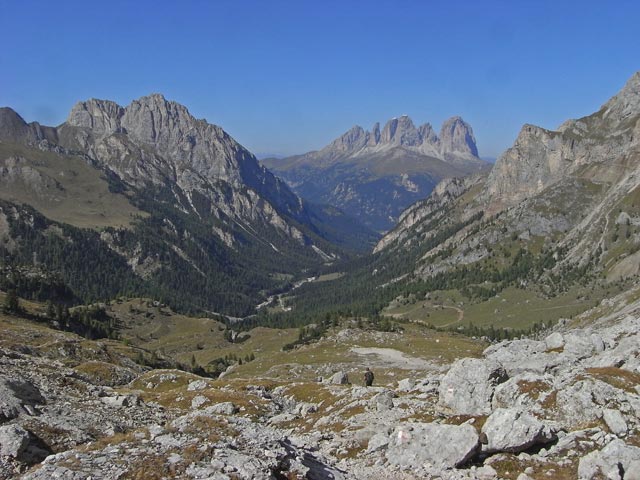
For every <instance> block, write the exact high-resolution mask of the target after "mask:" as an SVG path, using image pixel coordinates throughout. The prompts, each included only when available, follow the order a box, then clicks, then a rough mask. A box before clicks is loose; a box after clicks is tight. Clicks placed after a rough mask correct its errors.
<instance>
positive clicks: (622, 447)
mask: <svg viewBox="0 0 640 480" xmlns="http://www.w3.org/2000/svg"><path fill="white" fill-rule="evenodd" d="M639 459H640V448H638V447H633V446H630V445H627V444H625V443H624V442H623V441H622V440H620V439H615V440H613V441H612V442H610V443H609V444H607V445H606V446H605V447H604V448H603V449H602V450H596V451H594V452H591V453H589V454H588V455H585V456H584V457H582V458H581V459H580V463H579V465H578V478H579V479H580V480H592V479H594V478H607V479H611V480H622V478H623V477H622V476H621V474H620V473H621V471H622V472H629V473H631V472H632V471H633V470H631V467H632V465H635V464H637V462H638V460H639ZM636 473H637V472H636ZM628 478H629V477H628V476H627V475H625V476H624V479H625V480H627V479H628Z"/></svg>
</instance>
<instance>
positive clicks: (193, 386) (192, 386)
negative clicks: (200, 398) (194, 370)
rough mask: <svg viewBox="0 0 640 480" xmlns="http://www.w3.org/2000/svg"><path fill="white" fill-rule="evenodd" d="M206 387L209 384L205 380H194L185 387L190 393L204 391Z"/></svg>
mask: <svg viewBox="0 0 640 480" xmlns="http://www.w3.org/2000/svg"><path fill="white" fill-rule="evenodd" d="M208 386H209V384H208V383H207V381H206V380H194V381H193V382H189V385H188V386H187V390H188V391H190V392H193V391H198V390H204V389H205V388H207V387H208Z"/></svg>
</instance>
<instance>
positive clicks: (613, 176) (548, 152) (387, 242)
mask: <svg viewBox="0 0 640 480" xmlns="http://www.w3.org/2000/svg"><path fill="white" fill-rule="evenodd" d="M639 128H640V75H639V74H635V75H634V76H633V77H632V78H631V79H630V80H629V81H628V82H627V84H626V85H625V87H624V88H623V89H622V90H621V91H620V92H619V93H618V94H617V95H616V96H614V97H613V98H612V99H611V100H609V101H608V102H607V103H606V104H605V105H604V106H603V107H602V108H601V109H600V110H599V111H598V112H596V113H594V114H592V115H590V116H587V117H584V118H582V119H579V120H570V121H567V122H565V123H564V124H563V125H562V126H561V127H560V129H559V130H558V131H548V130H545V129H542V128H539V127H535V126H532V125H525V126H524V127H523V129H522V131H521V132H520V135H519V136H518V138H517V140H516V141H515V143H514V145H513V147H511V148H510V149H508V150H507V151H506V152H505V153H504V154H503V155H502V156H501V157H500V158H499V159H498V161H497V163H496V165H495V167H494V168H493V170H492V171H491V173H490V174H489V175H488V177H487V178H486V179H480V178H475V177H474V178H472V179H467V180H465V181H456V182H451V181H446V182H444V183H442V184H441V185H440V186H439V187H438V188H437V189H436V191H435V192H434V194H432V196H431V197H430V198H429V199H427V200H425V201H424V202H421V203H418V204H416V205H414V206H412V207H411V208H410V209H409V210H407V211H406V212H405V213H404V214H403V215H402V217H401V221H400V223H399V224H398V226H397V227H396V228H395V229H394V230H392V231H391V232H389V234H388V235H386V236H385V237H384V238H383V239H382V240H381V241H380V242H379V243H378V246H377V247H376V251H383V250H385V249H394V248H397V249H401V248H406V247H407V245H409V244H411V245H419V244H420V243H421V242H422V243H424V242H425V240H426V239H428V238H430V237H433V236H434V235H436V234H437V232H438V229H440V230H441V229H442V228H446V226H447V224H451V222H452V221H458V220H460V219H465V218H470V216H472V215H473V214H477V213H478V212H483V214H484V215H483V217H482V218H481V219H478V220H477V222H475V223H474V224H472V225H469V226H468V227H466V228H465V229H463V230H461V231H459V232H457V233H456V235H455V236H454V237H451V238H446V241H445V242H443V243H442V244H441V245H438V246H437V248H435V249H433V251H431V252H429V251H424V252H422V255H423V256H425V258H434V261H433V262H429V261H427V262H423V265H421V266H420V267H418V268H417V270H416V271H417V272H419V273H420V274H421V275H427V276H428V275H431V274H433V272H437V271H442V270H443V269H450V268H453V267H454V266H455V265H460V264H469V265H470V264H475V265H478V264H480V263H481V262H485V263H492V264H495V262H500V261H502V262H508V260H506V259H505V258H504V257H502V258H500V257H501V254H500V253H499V252H497V251H496V250H497V248H500V247H502V248H501V250H502V251H503V252H504V251H506V250H505V249H509V248H512V247H513V245H514V244H515V245H517V246H518V247H519V248H524V249H525V250H529V251H531V252H534V253H537V252H539V251H540V245H542V249H543V250H545V251H548V252H552V255H553V257H554V263H555V267H554V269H553V270H552V272H554V273H556V274H557V273H559V272H560V271H561V270H562V271H567V269H576V268H583V269H588V270H589V271H590V272H599V274H601V275H602V274H603V275H604V276H606V277H607V278H608V279H609V280H619V279H620V278H625V277H629V276H632V275H637V274H638V273H640V272H639V271H638V269H637V268H634V267H633V265H632V264H635V260H633V259H634V258H635V256H636V255H635V254H636V252H637V250H638V244H639V243H640V236H639V235H640V232H638V230H637V229H636V224H637V223H638V218H640V210H639V208H640V202H638V195H639V194H640V183H639V181H638V178H640V145H639V144H638V129H639ZM434 215H440V216H441V217H442V218H443V221H442V222H441V223H440V224H439V225H438V228H436V229H431V230H425V227H426V226H427V222H426V220H431V219H433V216H434ZM452 219H454V220H452ZM536 245H537V246H536ZM443 249H445V250H447V253H448V255H447V256H445V257H443V256H440V258H436V257H438V252H439V251H442V250H443ZM585 273H586V272H585Z"/></svg>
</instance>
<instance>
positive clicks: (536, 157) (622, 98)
mask: <svg viewBox="0 0 640 480" xmlns="http://www.w3.org/2000/svg"><path fill="white" fill-rule="evenodd" d="M639 134H640V74H639V73H636V74H635V75H633V76H632V77H631V79H629V81H628V82H627V84H626V85H625V86H624V88H623V89H622V90H621V91H620V92H619V93H618V94H617V95H615V96H614V97H613V98H611V100H609V101H608V102H607V103H606V104H604V105H603V106H602V108H601V109H600V110H599V111H598V112H596V113H594V114H592V115H589V116H587V117H584V118H581V119H578V120H568V121H567V122H565V123H564V124H562V125H561V126H560V128H559V129H558V130H557V131H551V130H545V129H543V128H540V127H536V126H534V125H525V126H524V127H522V130H521V131H520V134H519V135H518V138H517V139H516V141H515V143H514V144H513V146H512V147H511V148H509V149H508V150H507V151H506V152H505V153H504V154H503V155H502V156H501V157H500V158H499V159H498V161H497V162H496V164H495V166H494V168H493V170H492V171H491V174H490V176H489V180H488V182H487V193H488V195H489V197H490V198H491V199H492V200H493V201H496V202H500V203H502V204H504V205H514V204H517V203H518V202H520V201H522V200H523V199H525V198H528V197H530V196H531V195H534V194H536V193H539V192H541V191H543V190H544V189H545V188H547V187H548V186H550V185H552V184H554V183H556V182H558V181H560V180H562V179H563V178H566V177H569V176H575V175H576V174H578V173H580V172H581V171H584V170H587V169H588V168H589V167H598V166H608V168H609V169H610V170H613V169H617V170H619V166H617V165H618V164H619V163H620V162H619V161H620V160H621V159H623V158H624V157H626V156H628V155H633V154H634V152H636V151H637V149H638V140H639ZM596 170H597V168H596V169H592V173H591V175H592V177H593V179H594V180H596V181H599V180H600V181H611V180H614V179H615V178H614V177H617V178H618V179H619V178H622V177H621V176H620V175H622V176H624V172H623V171H622V170H620V171H618V172H616V173H614V172H611V171H610V172H608V174H604V172H602V171H600V172H597V171H596ZM612 174H613V176H612Z"/></svg>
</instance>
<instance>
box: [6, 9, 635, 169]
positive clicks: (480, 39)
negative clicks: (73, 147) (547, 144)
mask: <svg viewBox="0 0 640 480" xmlns="http://www.w3.org/2000/svg"><path fill="white" fill-rule="evenodd" d="M0 13H1V14H0V28H1V29H2V31H3V33H4V36H5V44H4V48H3V49H0V70H1V71H2V72H3V75H2V76H1V77H0V105H1V106H10V107H12V108H13V109H15V110H16V111H17V112H18V113H20V114H21V115H22V116H23V117H24V118H25V119H26V120H27V121H34V120H37V121H39V122H41V123H43V124H48V125H57V124H60V123H62V122H63V121H64V120H65V118H66V116H67V114H68V112H69V111H70V109H71V107H72V106H73V104H74V103H75V102H77V101H79V100H86V99H88V98H91V97H94V98H104V99H111V100H114V101H117V102H118V103H120V104H122V105H127V104H128V103H130V102H131V100H133V99H135V98H138V97H140V96H143V95H147V94H149V93H152V92H160V93H162V94H164V95H165V96H166V97H167V98H168V99H171V100H175V101H177V102H179V103H182V104H184V105H186V106H187V107H188V108H189V110H190V111H191V112H192V113H193V114H194V115H195V116H196V117H198V118H203V117H204V118H206V119H207V120H208V121H210V122H212V123H216V124H218V125H220V126H222V127H223V128H224V129H225V130H227V131H228V132H229V133H230V134H231V135H233V136H234V137H235V138H236V139H237V140H238V141H240V142H241V143H242V144H243V145H245V146H246V147H247V148H249V149H250V150H251V151H253V152H254V153H256V154H257V155H262V156H263V155H264V154H279V155H290V154H295V153H303V152H306V151H309V150H314V149H319V148H321V147H323V146H324V145H326V144H327V143H329V142H330V141H331V140H333V139H334V138H335V137H337V136H338V135H340V134H341V133H343V132H344V131H346V130H347V129H349V128H350V127H351V126H353V125H356V124H358V125H361V126H362V127H364V128H365V129H370V128H371V126H372V125H373V123H374V122H377V121H379V122H381V123H384V122H386V121H387V120H388V119H389V118H392V117H396V116H400V115H402V114H407V115H409V116H410V117H411V118H412V119H413V120H414V122H415V123H416V124H420V123H424V122H430V123H431V124H432V125H433V126H434V128H435V129H436V130H438V129H439V128H440V125H441V123H442V122H443V121H444V120H445V119H446V118H448V117H450V116H453V115H460V116H462V117H463V118H464V119H465V120H466V121H467V122H469V123H470V124H471V125H472V127H473V129H474V132H475V135H476V138H477V140H478V147H479V150H480V155H481V156H491V157H495V156H498V155H499V154H500V153H501V152H502V151H504V149H506V148H507V147H509V146H510V145H511V144H512V143H513V140H514V139H515V136H516V135H517V133H518V131H519V130H520V128H521V126H522V124H524V123H533V124H537V125H540V126H542V127H545V128H556V127H557V126H558V125H559V124H560V123H561V122H562V121H563V120H564V119H566V118H568V117H574V118H575V117H580V116H583V115H587V114H589V113H591V112H593V111H595V110H597V109H598V108H599V107H600V104H601V102H602V99H606V98H609V97H610V96H611V95H613V94H614V93H615V92H616V91H618V90H619V89H620V87H621V86H622V85H623V84H624V82H625V81H626V80H627V79H628V78H629V77H630V75H631V74H632V73H633V72H635V71H636V70H639V69H640V66H639V63H638V61H637V51H638V46H639V43H640V40H639V37H638V35H637V24H638V20H640V5H639V4H637V2H632V1H620V2H615V4H614V3H612V2H600V1H583V2H574V1H567V2H560V3H559V2H553V1H549V0H544V1H540V2H535V3H531V4H522V2H506V1H505V2H503V1H488V2H474V1H462V2H458V3H457V4H456V5H455V8H454V7H453V6H445V5H439V4H436V3H431V2H419V1H402V2H397V1H381V2H376V3H375V4H372V3H365V2H341V1H326V2H317V3H312V2H299V1H294V0H288V1H274V2H261V1H257V0H256V1H220V2H196V1H193V2H185V3H182V4H173V3H171V2H152V1H149V0H143V1H139V2H136V3H131V2H125V1H120V2H109V3H108V4H86V3H85V2H79V1H75V0H74V1H68V2H63V3H62V4H56V3H50V2H42V1H34V0H27V1H23V2H19V3H18V2H11V1H9V0H0Z"/></svg>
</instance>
